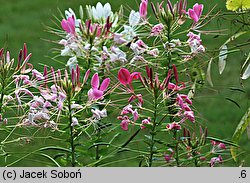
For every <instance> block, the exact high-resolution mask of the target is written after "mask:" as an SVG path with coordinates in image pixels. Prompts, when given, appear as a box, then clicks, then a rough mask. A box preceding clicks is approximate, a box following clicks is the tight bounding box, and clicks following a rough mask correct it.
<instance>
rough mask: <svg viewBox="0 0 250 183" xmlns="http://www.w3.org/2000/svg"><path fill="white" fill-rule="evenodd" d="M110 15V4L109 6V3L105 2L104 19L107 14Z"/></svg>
mask: <svg viewBox="0 0 250 183" xmlns="http://www.w3.org/2000/svg"><path fill="white" fill-rule="evenodd" d="M110 15H111V6H110V4H109V3H106V4H105V5H104V18H105V19H106V18H108V16H110Z"/></svg>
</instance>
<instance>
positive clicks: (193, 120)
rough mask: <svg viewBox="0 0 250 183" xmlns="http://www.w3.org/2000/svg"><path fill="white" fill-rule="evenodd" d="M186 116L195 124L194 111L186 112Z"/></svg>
mask: <svg viewBox="0 0 250 183" xmlns="http://www.w3.org/2000/svg"><path fill="white" fill-rule="evenodd" d="M184 116H185V117H186V118H187V119H189V121H191V122H193V123H194V122H195V117H194V112H193V111H185V112H184Z"/></svg>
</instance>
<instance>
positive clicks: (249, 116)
mask: <svg viewBox="0 0 250 183" xmlns="http://www.w3.org/2000/svg"><path fill="white" fill-rule="evenodd" d="M249 123H250V107H249V108H248V110H247V112H246V113H245V115H244V116H243V117H242V119H241V121H240V123H239V124H238V126H237V128H236V130H235V132H234V134H233V137H232V141H233V142H234V143H239V141H240V138H241V136H242V134H243V132H244V131H245V130H246V129H247V126H248V125H249ZM231 155H232V158H233V159H234V161H237V158H236V156H237V149H236V148H235V147H233V146H232V147H231Z"/></svg>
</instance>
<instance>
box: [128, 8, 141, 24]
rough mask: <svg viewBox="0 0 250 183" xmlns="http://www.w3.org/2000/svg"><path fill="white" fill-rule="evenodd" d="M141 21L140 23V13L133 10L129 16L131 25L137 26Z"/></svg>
mask: <svg viewBox="0 0 250 183" xmlns="http://www.w3.org/2000/svg"><path fill="white" fill-rule="evenodd" d="M139 21H140V13H139V12H135V11H134V10H132V11H131V12H130V15H129V25H130V26H132V27H133V26H136V25H138V23H139Z"/></svg>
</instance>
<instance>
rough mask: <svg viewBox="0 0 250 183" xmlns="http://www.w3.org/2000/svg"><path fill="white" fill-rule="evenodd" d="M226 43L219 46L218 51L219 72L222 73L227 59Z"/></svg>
mask: <svg viewBox="0 0 250 183" xmlns="http://www.w3.org/2000/svg"><path fill="white" fill-rule="evenodd" d="M227 53H228V50H227V45H225V44H224V45H222V46H221V48H220V53H219V72H220V74H222V72H223V71H224V69H225V67H226V59H227Z"/></svg>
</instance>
